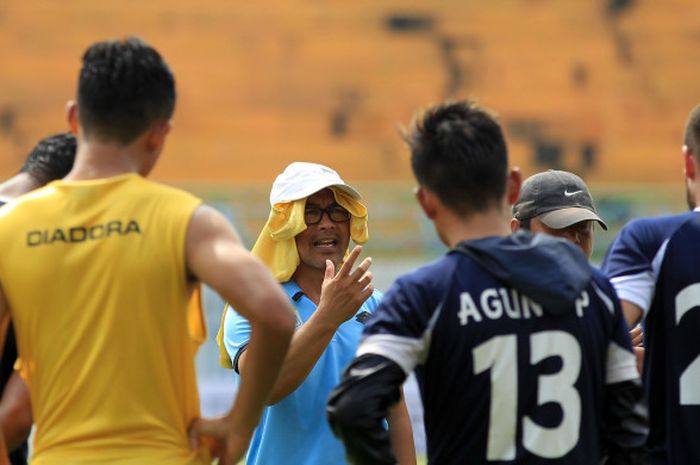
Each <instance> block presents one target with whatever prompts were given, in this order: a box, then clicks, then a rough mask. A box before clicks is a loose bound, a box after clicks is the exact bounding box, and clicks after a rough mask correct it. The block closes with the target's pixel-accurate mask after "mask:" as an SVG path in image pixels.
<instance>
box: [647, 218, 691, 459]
mask: <svg viewBox="0 0 700 465" xmlns="http://www.w3.org/2000/svg"><path fill="white" fill-rule="evenodd" d="M678 218H679V219H682V220H683V222H682V223H680V224H679V225H678V227H677V228H676V230H675V232H674V233H673V234H672V235H671V236H670V238H669V239H668V241H667V244H666V246H665V251H664V253H663V255H662V259H661V263H660V267H659V269H658V273H657V278H656V286H655V292H654V297H653V299H652V302H651V307H650V309H649V312H648V314H647V317H646V325H645V327H646V336H645V337H646V345H647V350H646V354H645V355H646V357H645V362H644V365H645V366H644V384H645V388H646V394H647V401H648V404H649V420H650V426H651V428H650V433H649V447H650V452H651V456H652V463H657V464H669V465H674V464H678V465H681V464H683V465H686V464H700V442H698V437H699V436H700V337H698V335H700V266H699V264H700V248H699V247H698V244H700V215H697V214H692V215H687V214H686V215H680V216H679V217H678Z"/></svg>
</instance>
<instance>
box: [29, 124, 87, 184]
mask: <svg viewBox="0 0 700 465" xmlns="http://www.w3.org/2000/svg"><path fill="white" fill-rule="evenodd" d="M76 147H77V144H76V140H75V136H73V134H69V133H61V134H54V135H52V136H49V137H46V138H44V139H41V140H40V141H39V143H38V144H36V146H35V147H34V148H33V149H32V151H31V152H30V153H29V156H28V157H27V160H26V161H25V162H24V164H23V165H22V168H20V170H19V171H20V173H28V174H29V175H30V176H31V177H33V178H34V179H35V180H36V181H37V182H39V183H40V184H41V185H44V184H46V183H48V182H51V181H53V180H54V179H61V178H62V177H64V176H65V175H67V174H68V172H69V171H70V170H71V168H72V167H73V161H74V160H75V151H76Z"/></svg>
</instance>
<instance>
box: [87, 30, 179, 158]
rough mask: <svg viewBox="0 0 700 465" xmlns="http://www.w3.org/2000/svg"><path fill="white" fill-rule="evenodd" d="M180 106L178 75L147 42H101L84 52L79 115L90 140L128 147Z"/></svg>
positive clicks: (133, 40) (129, 40) (134, 39)
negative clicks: (176, 95) (176, 93)
mask: <svg viewBox="0 0 700 465" xmlns="http://www.w3.org/2000/svg"><path fill="white" fill-rule="evenodd" d="M174 110H175V78H174V77H173V73H172V72H171V71H170V68H169V67H168V65H167V64H166V63H165V61H163V59H162V58H161V56H160V54H159V53H158V52H157V51H156V50H155V49H154V48H152V47H151V46H149V45H148V44H146V43H145V42H144V41H143V40H141V39H138V38H134V37H128V38H126V39H123V40H112V41H107V42H97V43H95V44H93V45H91V46H90V48H88V49H87V51H86V52H85V54H84V55H83V66H82V68H81V69H80V78H79V81H78V115H79V118H80V124H81V126H82V129H83V132H84V133H85V137H86V138H90V137H93V136H94V137H96V138H98V139H101V140H108V141H111V142H117V143H119V144H120V145H126V144H128V143H129V142H131V141H133V140H134V139H136V138H137V137H138V136H139V135H141V134H142V133H143V132H144V131H146V130H147V129H148V128H149V127H150V126H151V125H152V124H153V123H154V122H155V121H158V120H168V119H170V117H171V116H172V114H173V111H174Z"/></svg>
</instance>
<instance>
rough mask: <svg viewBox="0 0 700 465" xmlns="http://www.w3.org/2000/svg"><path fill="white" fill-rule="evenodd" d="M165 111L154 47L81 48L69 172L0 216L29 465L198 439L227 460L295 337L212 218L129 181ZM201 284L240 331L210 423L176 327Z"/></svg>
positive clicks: (274, 290) (166, 191) (177, 460)
mask: <svg viewBox="0 0 700 465" xmlns="http://www.w3.org/2000/svg"><path fill="white" fill-rule="evenodd" d="M174 108H175V80H174V76H173V75H172V73H171V71H170V69H169V67H168V66H167V64H166V63H165V62H164V60H163V59H162V57H161V56H160V54H159V53H158V52H157V51H156V50H155V49H153V48H152V47H150V46H149V45H148V44H146V43H145V42H143V41H142V40H140V39H136V38H127V39H125V40H114V41H107V42H98V43H95V44H93V45H92V46H91V47H89V48H88V50H87V51H86V52H85V54H84V55H83V66H82V68H81V71H80V77H79V82H78V100H77V103H76V102H70V103H69V105H68V122H69V124H70V126H71V130H72V132H74V133H75V134H77V135H78V150H77V154H76V158H75V163H74V166H73V168H72V170H71V171H70V173H69V174H68V175H67V176H66V177H65V178H64V179H63V180H62V181H57V182H55V183H52V184H50V185H48V186H46V187H45V188H43V189H41V190H39V191H36V192H34V193H32V194H29V195H28V196H27V197H24V198H22V199H20V200H18V201H17V202H15V203H12V204H9V205H6V206H5V207H3V209H2V210H0V220H1V221H0V243H1V244H2V245H3V247H4V249H3V250H5V251H7V252H8V253H7V254H6V255H3V256H2V259H1V260H0V320H2V319H3V318H4V317H5V316H6V315H7V314H8V313H9V314H10V316H11V317H13V318H14V323H15V330H16V334H17V336H18V337H17V341H18V344H17V345H18V349H19V355H20V358H21V359H22V369H23V371H24V372H25V373H26V379H27V384H28V386H29V392H30V397H31V402H32V405H33V408H34V413H35V421H36V424H37V432H36V437H35V443H34V450H35V457H34V459H33V463H35V464H41V465H43V464H49V465H51V464H63V463H73V464H88V463H89V464H93V463H112V464H125V465H126V464H141V463H153V464H158V463H162V464H166V463H167V464H172V465H185V464H191V463H205V456H206V455H207V454H206V452H204V451H201V452H200V448H199V438H200V437H206V438H207V439H208V441H207V445H208V446H211V450H212V452H213V453H214V454H215V455H217V456H219V457H221V458H222V459H223V462H224V463H236V462H237V460H238V459H239V458H240V457H241V456H242V455H243V452H244V451H245V449H246V447H247V444H248V442H249V440H250V436H251V435H252V433H253V430H254V428H255V425H256V424H257V422H258V421H259V417H260V412H261V411H262V408H263V405H264V402H265V400H266V399H267V396H268V394H269V392H270V389H271V388H272V385H273V383H274V382H275V380H276V378H277V375H278V373H279V366H280V365H281V363H282V361H283V360H284V357H285V354H286V349H287V347H288V345H289V340H290V338H291V334H292V331H293V327H294V316H293V312H292V309H291V306H290V305H289V302H288V301H287V298H286V296H285V295H284V293H283V292H282V290H281V289H280V287H279V286H278V285H277V283H276V282H275V281H274V280H273V278H272V276H271V275H270V273H269V272H267V271H266V270H265V268H264V266H263V265H262V264H261V263H260V262H259V261H258V260H256V259H255V258H254V257H252V256H251V255H250V254H249V253H248V252H247V251H246V250H245V248H244V247H243V246H242V244H241V243H240V240H239V239H238V236H237V235H236V232H235V230H234V229H233V228H232V227H231V225H230V224H229V223H228V221H226V219H225V218H224V217H223V216H222V215H221V214H220V213H218V212H216V211H215V210H214V209H212V208H211V207H208V206H206V205H201V202H200V200H199V199H197V198H195V197H193V196H192V195H190V194H187V193H185V192H182V191H179V190H176V189H173V188H169V187H165V186H161V185H158V184H155V183H151V182H148V181H146V180H145V179H143V178H142V176H146V175H148V174H149V173H150V171H151V170H152V169H153V166H154V165H155V163H156V162H157V160H158V157H159V156H160V154H161V152H162V149H163V147H164V144H165V140H166V136H167V134H168V132H169V131H170V127H171V120H170V119H171V117H172V114H173V111H174ZM200 281H201V282H203V283H206V284H208V285H209V286H210V287H211V288H212V289H214V290H215V291H217V292H218V293H220V294H221V296H222V297H223V298H224V299H226V300H227V301H229V302H232V303H234V304H235V305H236V306H237V309H239V311H241V313H242V314H244V315H245V316H246V318H248V319H249V320H250V322H251V326H252V335H251V343H250V349H249V355H248V357H249V358H250V359H251V363H252V364H253V365H255V369H254V370H251V372H250V375H249V376H247V377H246V381H245V382H243V383H241V387H240V389H239V391H238V394H237V397H236V399H235V402H234V405H233V407H232V409H231V411H230V412H229V414H228V415H226V416H224V417H222V418H219V419H212V420H204V419H200V418H199V417H198V405H199V402H198V399H197V393H196V385H195V379H194V354H195V351H194V345H195V343H194V339H195V336H201V334H195V333H190V331H189V328H188V318H189V317H191V316H192V315H188V313H187V303H188V299H189V297H190V294H191V293H192V291H193V289H194V287H195V285H196V284H197V283H198V282H200ZM192 329H195V328H194V327H193V328H192ZM200 329H201V328H200ZM0 426H2V425H0ZM3 449H4V442H2V441H0V452H2V451H3ZM1 458H2V457H0V459H1ZM0 463H2V462H1V461H0Z"/></svg>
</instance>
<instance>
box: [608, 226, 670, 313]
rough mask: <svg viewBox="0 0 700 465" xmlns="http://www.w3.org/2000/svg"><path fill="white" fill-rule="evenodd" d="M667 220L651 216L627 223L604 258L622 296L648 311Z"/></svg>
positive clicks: (613, 282) (612, 280)
mask: <svg viewBox="0 0 700 465" xmlns="http://www.w3.org/2000/svg"><path fill="white" fill-rule="evenodd" d="M663 223H664V221H663V219H662V221H661V222H659V221H656V222H654V221H653V220H652V219H651V218H642V219H638V220H633V221H631V222H629V223H628V224H627V225H625V227H624V228H622V230H621V231H620V233H619V234H618V236H617V237H616V238H615V240H614V241H613V242H612V244H611V245H610V248H609V249H608V251H607V253H606V255H605V259H604V260H603V265H602V270H603V273H605V275H606V276H607V277H608V278H609V279H610V281H611V282H612V284H613V286H615V290H616V291H617V294H618V296H619V298H620V299H622V300H626V301H629V302H631V303H633V304H635V305H636V306H638V307H639V308H641V309H642V310H643V311H644V312H645V313H646V312H647V311H648V310H649V306H650V305H651V299H652V296H653V294H654V287H655V284H656V277H655V275H654V268H653V264H654V258H655V257H656V255H657V254H658V252H659V249H660V248H661V246H662V244H663V242H664V239H665V238H664V235H665V229H667V228H666V227H664V225H663Z"/></svg>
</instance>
